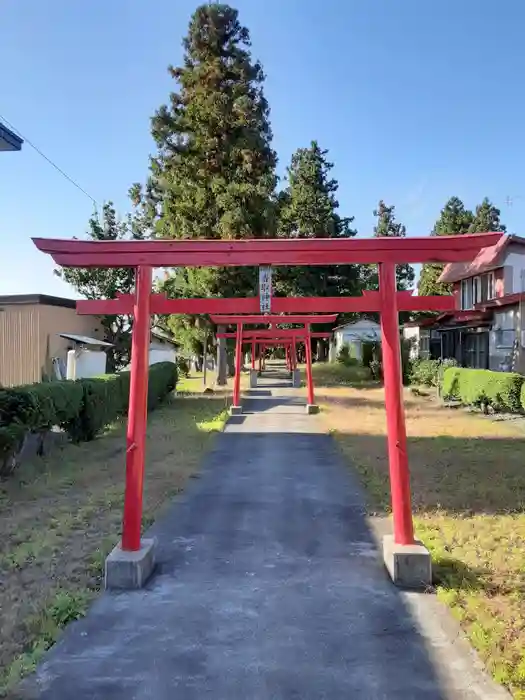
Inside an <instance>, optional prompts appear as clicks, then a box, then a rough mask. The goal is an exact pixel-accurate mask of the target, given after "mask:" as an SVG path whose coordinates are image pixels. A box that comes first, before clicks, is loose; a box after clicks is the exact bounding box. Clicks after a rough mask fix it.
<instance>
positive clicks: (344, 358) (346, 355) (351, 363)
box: [337, 343, 359, 367]
mask: <svg viewBox="0 0 525 700" xmlns="http://www.w3.org/2000/svg"><path fill="white" fill-rule="evenodd" d="M337 361H338V362H339V364H341V365H344V366H345V367H355V366H356V365H358V364H359V362H358V360H357V359H356V358H355V357H352V349H351V347H350V345H348V343H344V344H343V345H342V346H341V349H340V350H339V352H338V353H337Z"/></svg>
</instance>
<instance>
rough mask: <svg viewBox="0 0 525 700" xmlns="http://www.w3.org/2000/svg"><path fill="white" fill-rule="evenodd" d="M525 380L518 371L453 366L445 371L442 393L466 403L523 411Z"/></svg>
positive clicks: (502, 409) (446, 398)
mask: <svg viewBox="0 0 525 700" xmlns="http://www.w3.org/2000/svg"><path fill="white" fill-rule="evenodd" d="M524 379H525V378H524V377H523V376H522V375H521V374H516V373H515V372H491V371H490V370H488V369H466V368H464V367H450V368H448V369H446V370H445V372H444V374H443V387H442V396H443V398H444V399H445V400H452V399H455V400H457V401H460V402H461V403H462V404H464V405H465V406H476V407H480V408H483V409H487V408H489V407H490V408H492V409H493V410H494V411H508V412H510V413H519V412H520V411H521V408H522V404H521V397H522V395H523V381H524Z"/></svg>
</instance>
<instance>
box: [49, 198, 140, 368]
mask: <svg viewBox="0 0 525 700" xmlns="http://www.w3.org/2000/svg"><path fill="white" fill-rule="evenodd" d="M143 225H144V223H143V219H142V217H141V216H140V215H138V214H137V215H133V216H129V217H128V218H127V219H125V220H119V218H118V217H117V214H116V211H115V208H114V206H113V204H112V202H108V203H107V204H104V206H103V208H102V216H100V215H99V214H97V213H95V214H94V215H93V216H92V217H91V219H90V220H89V224H88V226H89V229H88V231H87V236H88V238H89V239H90V240H92V241H122V240H142V239H143V238H144V228H143ZM55 274H56V275H58V277H60V278H61V279H63V280H64V281H65V282H68V283H69V284H70V285H71V286H72V287H74V288H75V289H76V290H77V292H78V293H79V294H81V295H82V296H83V297H85V298H86V299H115V297H116V296H117V294H119V293H121V294H129V293H130V292H132V291H133V290H134V288H135V270H134V269H133V268H129V267H114V268H98V267H93V268H75V267H62V268H58V269H57V270H55ZM101 325H102V327H103V329H104V340H106V341H107V342H108V343H112V344H113V347H112V348H109V349H108V350H107V357H108V363H107V371H108V372H114V371H116V370H119V369H122V367H125V366H126V365H127V364H128V363H129V361H130V354H131V328H132V319H131V317H130V316H102V317H101Z"/></svg>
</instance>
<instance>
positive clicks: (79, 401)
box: [0, 362, 177, 475]
mask: <svg viewBox="0 0 525 700" xmlns="http://www.w3.org/2000/svg"><path fill="white" fill-rule="evenodd" d="M176 384H177V367H176V365H175V364H174V363H172V362H159V363H157V364H155V365H152V366H151V367H150V369H149V380H148V409H149V410H150V411H151V410H153V409H154V408H155V407H156V406H157V405H158V404H159V403H160V402H161V401H163V400H164V399H165V398H166V396H168V394H170V393H171V392H172V391H173V390H174V389H175V387H176ZM129 386H130V373H129V372H119V373H118V374H108V375H104V376H102V377H96V378H93V379H78V380H77V381H68V380H65V381H56V382H49V383H42V384H31V385H29V386H22V387H16V388H14V389H0V475H1V474H5V473H10V472H11V471H12V470H13V468H14V466H13V455H16V454H17V453H18V452H19V451H20V448H21V446H22V444H23V441H24V439H25V437H26V435H27V434H28V433H42V432H44V431H47V430H49V429H50V428H52V427H53V426H54V425H58V426H60V427H61V428H62V429H63V430H65V432H66V433H67V434H68V436H69V437H70V438H71V440H72V441H73V442H85V441H89V440H93V439H94V438H95V437H96V436H97V435H99V434H100V433H101V432H102V431H103V430H104V429H105V428H106V427H107V426H108V425H109V424H110V423H112V422H113V421H114V420H116V419H117V418H118V417H119V416H121V415H125V414H126V413H127V409H128V398H129Z"/></svg>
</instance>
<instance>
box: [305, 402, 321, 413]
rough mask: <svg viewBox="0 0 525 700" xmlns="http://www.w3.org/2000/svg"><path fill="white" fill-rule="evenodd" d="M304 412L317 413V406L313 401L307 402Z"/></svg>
mask: <svg viewBox="0 0 525 700" xmlns="http://www.w3.org/2000/svg"><path fill="white" fill-rule="evenodd" d="M306 413H307V414H308V415H309V416H311V415H313V414H314V413H319V406H318V405H317V404H315V403H307V404H306Z"/></svg>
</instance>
